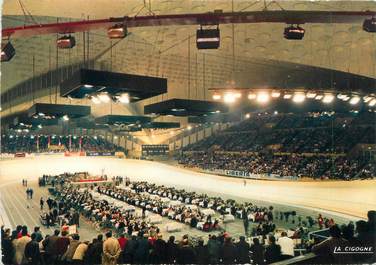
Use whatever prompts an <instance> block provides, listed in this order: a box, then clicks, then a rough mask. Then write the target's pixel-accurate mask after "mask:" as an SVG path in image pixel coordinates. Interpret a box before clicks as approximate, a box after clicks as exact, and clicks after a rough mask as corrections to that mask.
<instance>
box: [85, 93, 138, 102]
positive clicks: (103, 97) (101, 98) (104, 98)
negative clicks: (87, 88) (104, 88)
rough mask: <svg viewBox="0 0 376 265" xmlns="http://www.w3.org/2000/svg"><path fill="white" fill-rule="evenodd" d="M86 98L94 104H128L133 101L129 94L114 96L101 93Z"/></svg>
mask: <svg viewBox="0 0 376 265" xmlns="http://www.w3.org/2000/svg"><path fill="white" fill-rule="evenodd" d="M86 97H87V98H88V99H90V100H91V102H92V103H94V104H100V103H109V102H111V101H114V102H120V103H123V104H128V103H130V101H131V98H130V96H129V94H128V93H121V94H118V95H115V96H112V95H110V94H108V93H107V92H101V93H98V94H94V95H87V96H86Z"/></svg>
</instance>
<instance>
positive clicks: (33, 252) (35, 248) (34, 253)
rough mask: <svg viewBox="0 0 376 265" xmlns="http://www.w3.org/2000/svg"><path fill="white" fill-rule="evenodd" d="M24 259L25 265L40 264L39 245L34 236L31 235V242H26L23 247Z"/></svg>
mask: <svg viewBox="0 0 376 265" xmlns="http://www.w3.org/2000/svg"><path fill="white" fill-rule="evenodd" d="M25 257H26V260H27V264H29V265H39V264H40V259H41V256H40V251H39V243H38V242H37V240H36V234H35V233H33V234H32V235H31V241H30V242H28V243H27V244H26V246H25Z"/></svg>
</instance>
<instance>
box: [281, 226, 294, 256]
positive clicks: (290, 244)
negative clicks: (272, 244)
mask: <svg viewBox="0 0 376 265" xmlns="http://www.w3.org/2000/svg"><path fill="white" fill-rule="evenodd" d="M277 244H278V245H280V246H281V252H282V259H289V258H292V257H294V240H292V239H291V238H289V237H287V233H286V232H285V231H283V232H282V234H281V237H280V238H278V242H277Z"/></svg>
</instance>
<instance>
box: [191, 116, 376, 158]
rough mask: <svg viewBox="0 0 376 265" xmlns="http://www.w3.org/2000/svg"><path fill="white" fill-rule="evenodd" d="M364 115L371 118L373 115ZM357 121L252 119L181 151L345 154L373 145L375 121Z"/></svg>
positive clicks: (348, 118) (341, 118) (340, 118)
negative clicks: (270, 149) (216, 149)
mask: <svg viewBox="0 0 376 265" xmlns="http://www.w3.org/2000/svg"><path fill="white" fill-rule="evenodd" d="M309 115H312V114H309ZM348 115H350V114H348ZM359 115H360V114H359ZM364 115H366V114H362V115H361V116H364ZM367 115H373V117H374V115H375V114H374V113H372V114H368V113H367ZM359 119H360V117H359ZM359 119H358V118H354V117H351V116H346V115H345V116H343V115H340V114H336V115H333V116H327V115H319V116H315V115H313V116H307V114H305V115H296V114H283V115H281V114H278V115H273V114H268V115H265V114H264V115H262V116H258V115H256V116H254V117H251V118H249V119H246V120H244V121H242V122H240V123H239V124H236V125H234V126H231V127H229V128H228V129H226V130H224V131H222V132H219V133H217V134H215V135H213V136H211V137H208V138H206V139H203V140H201V141H199V142H197V143H194V144H192V145H189V146H188V147H186V148H185V150H190V151H192V150H193V151H202V150H207V149H209V148H210V147H212V146H218V147H220V149H221V150H225V151H253V152H257V151H261V150H264V149H265V148H267V147H268V146H278V151H280V152H291V153H333V152H334V153H346V152H348V151H349V150H351V148H352V147H354V146H355V144H357V143H363V144H374V143H375V139H376V138H375V134H376V132H375V129H374V120H375V119H373V121H372V122H369V123H364V121H363V120H361V121H359ZM291 120H292V121H294V122H291ZM366 121H369V120H367V119H366Z"/></svg>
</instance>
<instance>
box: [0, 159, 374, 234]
mask: <svg viewBox="0 0 376 265" xmlns="http://www.w3.org/2000/svg"><path fill="white" fill-rule="evenodd" d="M76 171H88V172H89V173H90V174H93V175H101V174H102V172H104V174H107V175H109V176H114V175H115V176H116V175H121V176H128V177H130V178H131V180H146V181H150V182H152V183H157V184H163V185H166V186H175V187H178V188H184V189H186V190H193V191H197V192H206V193H208V194H211V195H220V196H223V197H225V198H234V199H237V200H239V201H245V200H247V201H252V202H256V203H258V204H263V205H273V206H277V207H279V208H278V209H281V210H287V209H291V208H294V209H296V210H297V212H298V213H301V214H302V215H308V214H311V215H312V214H314V215H316V214H317V213H318V212H320V213H323V214H324V215H325V216H328V217H335V218H336V219H335V220H337V222H345V221H348V220H357V219H359V218H366V214H367V211H368V210H370V209H376V193H375V190H376V189H375V188H376V180H364V181H349V182H339V181H325V182H323V181H312V182H290V181H260V180H247V184H246V185H245V186H244V183H243V180H242V179H236V178H229V177H222V176H216V175H210V174H203V173H197V172H193V171H190V170H186V169H182V168H177V167H173V166H170V165H166V164H163V163H159V162H151V161H144V160H130V159H118V158H104V157H64V156H62V155H48V156H36V157H29V158H17V159H11V160H3V161H0V190H1V193H0V196H1V202H2V204H1V205H0V213H1V220H0V221H2V223H9V222H10V223H17V222H22V223H29V222H30V226H34V225H37V224H33V223H32V222H34V223H35V220H37V219H36V218H37V213H28V212H27V209H29V208H28V207H34V208H35V207H36V208H38V206H39V202H38V200H39V198H40V196H42V195H43V196H46V195H47V194H46V193H45V192H46V191H44V193H43V191H38V192H37V194H36V196H35V198H38V199H35V201H34V202H32V203H31V204H30V205H28V201H26V198H25V197H26V196H25V194H22V193H23V191H22V188H23V187H22V185H21V180H22V179H23V178H27V179H28V180H29V183H32V185H36V180H37V179H38V177H40V176H41V175H43V174H60V173H63V172H76ZM34 190H38V189H37V188H35V189H34ZM39 192H40V193H39ZM10 207H12V208H11V209H10ZM25 209H26V212H21V211H23V210H25ZM34 215H35V216H34ZM14 219H18V220H14ZM30 220H34V221H32V222H31V221H30ZM83 229H84V230H85V229H86V228H85V225H84V227H83ZM87 229H90V227H88V228H87Z"/></svg>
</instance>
